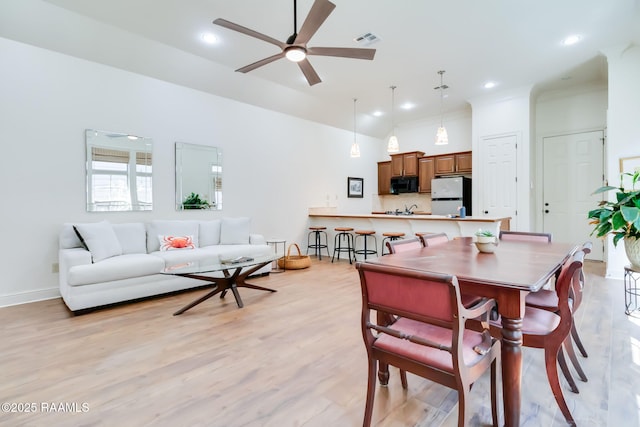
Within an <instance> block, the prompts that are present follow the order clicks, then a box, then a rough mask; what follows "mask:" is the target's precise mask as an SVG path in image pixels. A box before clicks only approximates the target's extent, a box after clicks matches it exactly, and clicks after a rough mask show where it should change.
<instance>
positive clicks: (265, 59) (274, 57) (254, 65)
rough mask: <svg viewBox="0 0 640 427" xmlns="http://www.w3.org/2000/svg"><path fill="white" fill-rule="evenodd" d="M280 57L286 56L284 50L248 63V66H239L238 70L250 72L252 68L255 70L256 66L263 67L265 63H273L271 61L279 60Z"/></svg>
mask: <svg viewBox="0 0 640 427" xmlns="http://www.w3.org/2000/svg"><path fill="white" fill-rule="evenodd" d="M280 58H284V52H280V53H277V54H275V55H273V56H270V57H268V58H264V59H261V60H260V61H256V62H254V63H253V64H249V65H246V66H244V67H242V68H238V69H237V70H236V71H239V72H241V73H248V72H249V71H252V70H255V69H256V68H259V67H262V66H263V65H267V64H269V63H271V62H273V61H275V60H278V59H280Z"/></svg>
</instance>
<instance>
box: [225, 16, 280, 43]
mask: <svg viewBox="0 0 640 427" xmlns="http://www.w3.org/2000/svg"><path fill="white" fill-rule="evenodd" d="M213 23H214V24H216V25H220V26H221V27H225V28H228V29H230V30H233V31H237V32H239V33H242V34H246V35H248V36H251V37H255V38H256V39H259V40H262V41H265V42H267V43H271V44H274V45H276V46H278V47H279V48H280V49H284V48H285V47H286V44H284V43H282V42H281V41H280V40H276V39H274V38H273V37H269V36H266V35H264V34H262V33H259V32H257V31H253V30H252V29H249V28H247V27H243V26H242V25H238V24H234V23H233V22H229V21H227V20H226V19H222V18H218V19H216V20H215V21H213Z"/></svg>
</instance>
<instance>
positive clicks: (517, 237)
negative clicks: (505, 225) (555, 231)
mask: <svg viewBox="0 0 640 427" xmlns="http://www.w3.org/2000/svg"><path fill="white" fill-rule="evenodd" d="M499 238H500V240H505V241H506V240H509V241H520V242H544V243H549V242H551V233H531V232H528V231H503V230H500V236H499Z"/></svg>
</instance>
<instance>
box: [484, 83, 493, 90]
mask: <svg viewBox="0 0 640 427" xmlns="http://www.w3.org/2000/svg"><path fill="white" fill-rule="evenodd" d="M483 87H484V88H485V89H493V88H494V87H496V82H486V83H485V84H484V86H483Z"/></svg>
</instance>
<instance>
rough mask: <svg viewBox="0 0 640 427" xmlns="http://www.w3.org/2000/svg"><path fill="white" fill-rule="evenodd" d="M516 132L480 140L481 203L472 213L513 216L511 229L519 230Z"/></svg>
mask: <svg viewBox="0 0 640 427" xmlns="http://www.w3.org/2000/svg"><path fill="white" fill-rule="evenodd" d="M517 142H518V137H517V135H515V134H512V135H503V136H496V137H484V138H482V139H481V140H480V147H479V148H480V159H481V160H480V161H481V163H480V164H481V165H482V174H481V180H482V187H480V188H481V196H480V198H479V201H480V206H479V207H478V208H476V207H474V208H473V215H478V216H493V217H506V216H510V217H511V229H512V230H516V229H517V216H516V215H517V208H516V206H517V198H516V195H517V193H516V190H517V181H516V177H517V167H516V165H517V164H516V159H517V158H516V152H517V151H516V148H517Z"/></svg>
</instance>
